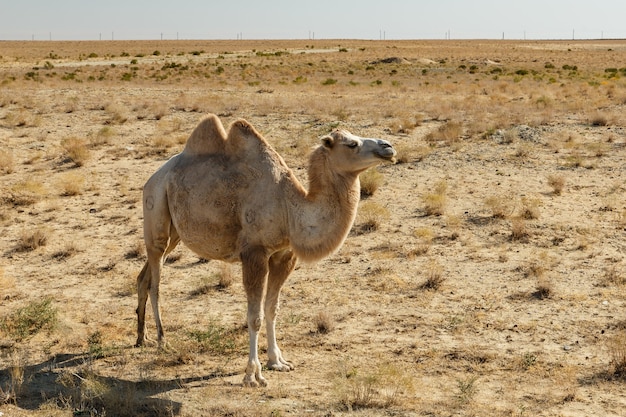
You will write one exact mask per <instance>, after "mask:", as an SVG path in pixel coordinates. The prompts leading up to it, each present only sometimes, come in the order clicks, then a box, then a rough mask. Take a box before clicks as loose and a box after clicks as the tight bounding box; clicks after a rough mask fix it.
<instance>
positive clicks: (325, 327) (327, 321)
mask: <svg viewBox="0 0 626 417" xmlns="http://www.w3.org/2000/svg"><path fill="white" fill-rule="evenodd" d="M313 324H314V325H315V329H316V330H317V333H321V334H327V333H330V332H331V331H332V330H333V329H334V328H335V323H334V321H333V318H332V316H331V315H330V314H328V312H326V311H320V312H319V313H317V314H316V315H315V317H313Z"/></svg>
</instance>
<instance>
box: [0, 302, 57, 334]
mask: <svg viewBox="0 0 626 417" xmlns="http://www.w3.org/2000/svg"><path fill="white" fill-rule="evenodd" d="M56 323H57V309H56V308H55V307H54V306H53V305H52V298H50V297H46V298H44V299H43V300H41V301H33V302H31V303H30V304H28V305H27V306H25V307H22V308H20V309H18V310H17V311H16V312H14V313H13V314H11V315H9V316H7V317H3V318H2V319H0V329H2V330H3V331H5V332H7V333H8V334H10V335H11V336H12V337H14V338H15V339H17V340H23V339H25V338H27V337H29V336H32V335H34V334H36V333H38V332H39V331H41V330H44V329H46V330H51V329H52V328H54V326H55V325H56Z"/></svg>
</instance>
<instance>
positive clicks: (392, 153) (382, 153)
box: [374, 146, 397, 162]
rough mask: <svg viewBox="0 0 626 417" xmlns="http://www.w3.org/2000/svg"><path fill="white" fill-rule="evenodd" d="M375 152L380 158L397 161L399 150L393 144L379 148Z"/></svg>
mask: <svg viewBox="0 0 626 417" xmlns="http://www.w3.org/2000/svg"><path fill="white" fill-rule="evenodd" d="M374 154H375V155H376V156H377V157H379V158H380V159H384V160H385V161H389V162H396V154H397V152H396V150H395V149H393V148H392V147H391V146H389V147H384V148H382V149H380V150H377V151H376V152H374Z"/></svg>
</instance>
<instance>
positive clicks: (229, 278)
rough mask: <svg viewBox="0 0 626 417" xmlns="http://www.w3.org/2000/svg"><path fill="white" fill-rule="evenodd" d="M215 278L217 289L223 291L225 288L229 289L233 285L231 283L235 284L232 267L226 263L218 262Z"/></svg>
mask: <svg viewBox="0 0 626 417" xmlns="http://www.w3.org/2000/svg"><path fill="white" fill-rule="evenodd" d="M217 278H218V280H217V288H218V289H220V290H224V289H226V288H230V287H231V286H232V285H233V282H235V274H234V272H233V267H232V266H231V265H229V264H227V263H226V262H220V266H219V270H218V272H217Z"/></svg>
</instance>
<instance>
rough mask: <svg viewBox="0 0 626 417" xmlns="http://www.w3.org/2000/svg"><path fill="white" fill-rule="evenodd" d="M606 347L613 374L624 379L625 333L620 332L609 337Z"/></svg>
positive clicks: (625, 367) (625, 371)
mask: <svg viewBox="0 0 626 417" xmlns="http://www.w3.org/2000/svg"><path fill="white" fill-rule="evenodd" d="M608 349H609V354H610V356H611V361H610V364H611V367H612V370H611V371H612V373H613V375H615V376H616V377H618V378H620V379H623V380H626V333H624V332H621V333H619V334H617V335H616V336H614V337H613V338H611V339H610V340H609V342H608Z"/></svg>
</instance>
